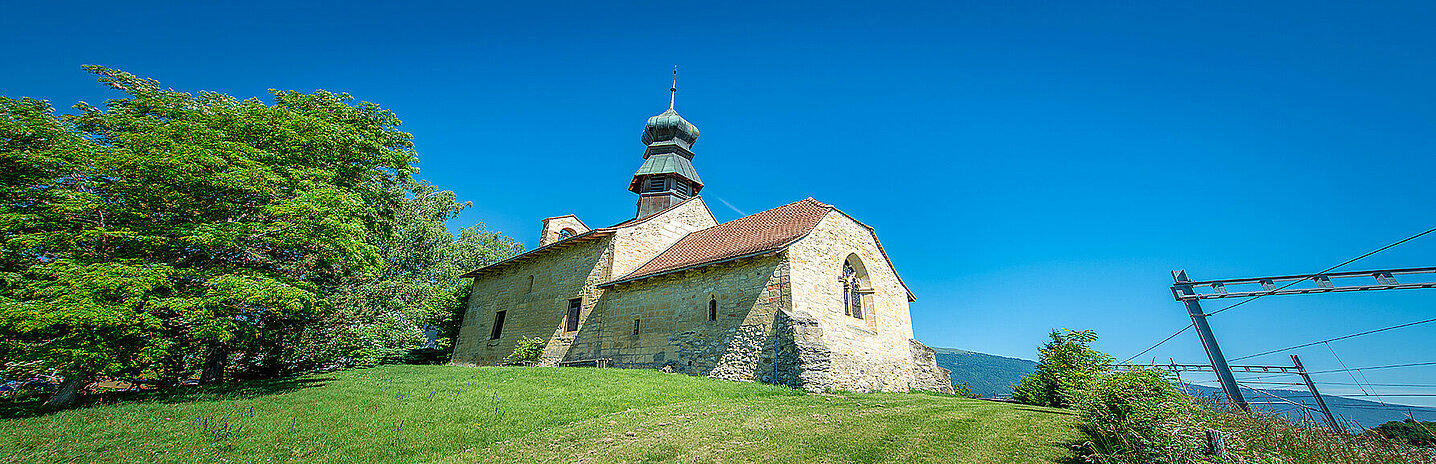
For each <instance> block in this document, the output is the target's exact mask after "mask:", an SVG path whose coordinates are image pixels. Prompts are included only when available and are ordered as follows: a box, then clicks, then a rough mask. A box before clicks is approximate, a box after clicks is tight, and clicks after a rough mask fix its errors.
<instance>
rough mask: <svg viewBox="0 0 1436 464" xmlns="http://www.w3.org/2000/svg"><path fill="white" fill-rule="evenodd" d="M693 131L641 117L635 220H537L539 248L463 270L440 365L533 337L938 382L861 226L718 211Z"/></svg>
mask: <svg viewBox="0 0 1436 464" xmlns="http://www.w3.org/2000/svg"><path fill="white" fill-rule="evenodd" d="M697 140H698V128H697V127H694V126H693V124H691V123H689V122H688V121H687V120H685V119H683V118H682V117H680V116H679V115H678V113H677V112H676V111H674V110H673V105H672V103H671V101H670V104H669V108H668V110H667V111H664V112H663V113H662V114H659V115H657V116H654V117H651V118H649V119H648V123H647V125H646V127H644V130H643V143H644V144H646V145H647V150H645V151H644V153H643V159H644V161H643V164H642V166H640V167H639V168H638V172H636V173H634V175H633V179H632V180H631V181H630V182H629V185H628V189H629V190H630V191H632V192H633V193H636V194H638V211H637V214H636V215H635V217H634V218H633V219H629V220H627V221H623V222H620V223H618V224H614V225H611V226H607V227H599V228H590V227H589V226H588V225H586V224H584V222H583V221H581V220H579V218H578V217H576V216H573V215H565V216H555V217H551V218H548V219H544V220H543V231H542V233H541V234H542V235H541V237H540V239H539V246H538V247H537V248H534V249H532V250H529V251H528V252H526V253H523V254H520V255H518V256H514V257H512V258H509V259H507V260H504V261H500V262H498V263H494V264H492V265H489V266H486V267H483V268H481V269H477V270H475V271H473V272H470V273H468V274H465V277H472V278H473V279H474V283H473V293H472V296H471V297H470V300H469V303H468V311H467V313H465V315H464V321H463V325H462V327H461V329H460V331H459V338H458V341H457V343H456V344H455V348H454V355H453V358H452V363H454V364H460V365H494V364H497V363H499V362H500V360H502V359H503V358H504V357H505V356H507V355H509V353H511V352H512V351H513V349H514V346H515V344H516V343H517V341H518V340H519V339H520V338H524V337H535V336H536V337H541V338H543V339H544V340H545V341H546V342H547V345H546V347H545V349H544V352H543V356H542V358H541V359H540V361H539V362H540V364H541V365H607V366H613V367H628V368H668V369H671V370H674V371H677V372H683V373H688V374H692V375H705V376H709V377H715V378H721V379H729V380H745V381H761V382H768V383H776V384H783V385H789V386H792V387H796V388H802V389H806V390H809V391H824V390H850V391H907V390H914V389H920V390H934V391H944V392H951V391H952V385H951V383H950V380H949V377H948V371H947V370H945V369H942V368H940V367H938V366H937V364H936V361H935V356H934V353H933V350H932V349H931V348H928V347H927V346H924V345H923V344H921V343H918V342H917V340H914V339H913V331H912V320H911V318H910V317H909V315H908V303H909V302H911V301H915V299H914V296H913V294H912V292H911V291H909V290H908V288H907V286H906V284H904V283H903V281H902V278H900V277H898V275H897V272H895V271H894V270H893V266H892V261H891V260H889V259H888V256H887V253H886V252H884V251H883V247H882V244H881V243H879V242H878V239H877V235H875V233H874V232H873V228H871V227H868V226H867V225H865V224H863V223H862V222H859V221H858V220H857V219H854V218H853V217H852V216H849V215H847V214H846V213H844V212H842V211H840V210H838V209H837V208H835V207H833V206H832V205H828V204H824V203H821V202H819V201H817V200H814V199H812V198H808V199H805V200H801V201H797V202H794V203H789V204H786V205H783V206H779V207H777V208H773V209H770V210H767V211H763V212H760V213H756V214H753V215H749V216H745V217H742V218H738V219H734V220H732V221H728V222H725V223H722V224H719V223H718V222H717V221H716V220H715V219H714V217H713V214H712V213H711V212H710V211H709V209H708V205H707V204H706V203H704V201H703V198H702V197H701V196H699V191H701V190H702V189H703V186H704V185H703V180H702V179H701V178H699V177H698V172H697V171H696V170H695V169H694V168H693V164H692V159H693V156H694V154H693V151H692V147H693V144H694V142H696V141H697Z"/></svg>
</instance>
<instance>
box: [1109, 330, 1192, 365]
mask: <svg viewBox="0 0 1436 464" xmlns="http://www.w3.org/2000/svg"><path fill="white" fill-rule="evenodd" d="M1190 328H1192V324H1190V323H1189V324H1187V326H1186V327H1182V330H1178V331H1176V332H1175V333H1173V334H1171V335H1168V336H1167V338H1163V339H1162V341H1160V342H1157V344H1156V345H1152V346H1149V347H1147V349H1145V350H1142V352H1141V353H1137V354H1134V355H1132V357H1130V358H1127V359H1125V360H1123V361H1122V362H1121V364H1127V363H1128V362H1129V361H1131V360H1133V359H1137V357H1138V356H1141V355H1144V354H1147V352H1148V351H1152V350H1155V349H1157V347H1159V346H1162V344H1163V343H1167V341H1168V340H1171V339H1173V338H1176V336H1178V335H1181V334H1182V332H1186V331H1187V329H1190Z"/></svg>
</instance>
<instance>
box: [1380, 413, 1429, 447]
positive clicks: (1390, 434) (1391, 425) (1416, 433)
mask: <svg viewBox="0 0 1436 464" xmlns="http://www.w3.org/2000/svg"><path fill="white" fill-rule="evenodd" d="M1376 430H1377V431H1378V432H1381V434H1382V435H1384V436H1386V437H1387V438H1391V439H1394V440H1401V441H1403V442H1406V443H1410V444H1412V445H1416V446H1436V422H1416V421H1414V420H1411V419H1406V420H1404V421H1399V422H1398V421H1390V422H1387V423H1385V424H1381V425H1380V426H1379V427H1377V428H1376Z"/></svg>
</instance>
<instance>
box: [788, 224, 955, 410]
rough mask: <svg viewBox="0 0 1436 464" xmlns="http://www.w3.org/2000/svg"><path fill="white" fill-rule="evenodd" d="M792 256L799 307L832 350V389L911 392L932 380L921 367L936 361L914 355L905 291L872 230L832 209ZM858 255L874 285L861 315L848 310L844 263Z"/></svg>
mask: <svg viewBox="0 0 1436 464" xmlns="http://www.w3.org/2000/svg"><path fill="white" fill-rule="evenodd" d="M788 253H789V255H790V258H789V259H790V263H791V264H790V265H791V274H792V285H793V293H794V295H795V297H794V300H793V311H794V313H795V314H804V315H807V316H810V317H812V318H814V319H816V320H817V323H818V325H819V326H820V327H821V329H822V333H821V338H822V344H824V345H826V346H827V347H829V349H830V351H831V353H830V356H831V368H830V371H829V375H830V377H831V381H832V383H833V388H835V389H838V390H853V391H906V390H909V389H913V388H919V387H925V386H930V385H932V382H930V381H926V380H923V381H920V380H919V372H923V373H927V374H924V375H926V376H927V377H932V376H933V375H936V374H930V373H932V372H936V371H935V369H937V367H936V364H935V361H932V360H926V359H915V358H914V351H913V349H912V347H911V344H912V343H913V342H912V338H913V336H912V333H913V332H912V320H911V317H910V315H909V313H908V300H907V290H906V289H905V288H904V287H903V286H902V283H901V282H900V281H899V280H898V278H897V273H896V272H894V271H893V269H892V268H891V266H889V264H888V262H887V260H886V259H884V257H883V255H882V253H881V251H879V250H878V247H877V242H876V241H875V240H874V239H873V235H872V233H871V232H870V231H869V230H868V229H867V228H866V227H864V226H863V225H862V224H859V223H857V222H856V221H853V220H852V219H851V218H848V217H847V215H844V214H842V213H840V212H836V211H834V212H832V213H829V214H828V215H827V216H826V217H824V218H823V220H822V221H821V222H819V223H818V226H817V227H815V228H814V229H813V231H812V232H811V233H809V234H808V236H806V237H804V238H802V239H801V240H799V241H798V242H797V243H794V244H793V245H792V246H790V247H789V250H788ZM854 254H855V255H856V256H857V257H858V260H859V261H860V262H861V266H860V268H861V270H860V275H861V274H862V272H863V271H866V277H867V285H868V287H869V288H868V289H865V290H866V291H865V294H864V295H863V296H862V300H863V318H862V319H857V318H854V317H850V316H847V315H845V314H844V308H843V286H842V283H841V281H840V277H841V275H842V268H843V262H844V261H845V260H846V259H847V258H848V256H849V255H854ZM919 363H921V366H919V365H918V364H919ZM928 363H932V365H931V366H928V365H927V364H928ZM949 387H950V386H949ZM949 390H950V388H949Z"/></svg>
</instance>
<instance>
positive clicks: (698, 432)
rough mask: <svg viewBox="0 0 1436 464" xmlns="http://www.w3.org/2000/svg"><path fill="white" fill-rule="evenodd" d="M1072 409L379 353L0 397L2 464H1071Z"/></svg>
mask: <svg viewBox="0 0 1436 464" xmlns="http://www.w3.org/2000/svg"><path fill="white" fill-rule="evenodd" d="M1075 424H1076V417H1074V416H1072V415H1071V414H1070V413H1069V412H1067V411H1061V410H1054V409H1046V408H1036V407H1029V406H1020V405H1011V404H1002V403H991V402H984V401H977V400H967V399H962V398H955V397H951V396H940V395H929V394H917V393H912V394H908V393H880V394H840V395H811V394H805V393H803V392H801V391H797V390H792V389H788V388H784V387H777V386H772V385H764V384H753V383H736V382H725V381H719V380H712V379H706V378H696V377H689V376H686V375H672V374H662V373H659V372H655V371H641V370H622V369H591V368H562V369H558V368H477V369H475V368H462V367H449V366H384V367H378V368H373V369H363V370H352V371H342V372H334V373H328V374H320V375H311V376H305V377H300V378H294V379H284V380H273V381H252V382H242V383H236V384H232V385H223V386H216V387H191V388H186V389H182V390H178V391H176V392H161V393H144V394H131V395H128V396H109V397H106V398H104V399H103V401H101V402H97V403H92V404H90V405H87V406H84V407H81V408H77V409H72V410H67V411H61V412H55V413H43V412H40V411H37V410H35V409H33V405H18V406H0V462H7V463H8V462H17V463H18V462H26V463H29V462H158V463H165V462H174V463H180V462H185V463H188V462H222V461H227V462H406V463H407V462H446V463H470V462H485V463H489V462H663V461H669V462H679V461H682V462H694V461H697V462H714V461H726V462H735V461H736V462H747V461H761V462H794V463H796V462H994V463H996V462H1003V463H1008V462H1016V463H1021V462H1031V463H1040V462H1066V461H1068V460H1069V459H1070V458H1071V457H1072V454H1071V451H1070V450H1069V449H1068V448H1067V447H1066V446H1065V444H1068V443H1073V442H1080V441H1082V436H1081V434H1080V433H1079V432H1078V431H1077V430H1076V429H1075V428H1074V426H1075Z"/></svg>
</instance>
